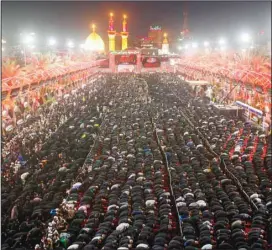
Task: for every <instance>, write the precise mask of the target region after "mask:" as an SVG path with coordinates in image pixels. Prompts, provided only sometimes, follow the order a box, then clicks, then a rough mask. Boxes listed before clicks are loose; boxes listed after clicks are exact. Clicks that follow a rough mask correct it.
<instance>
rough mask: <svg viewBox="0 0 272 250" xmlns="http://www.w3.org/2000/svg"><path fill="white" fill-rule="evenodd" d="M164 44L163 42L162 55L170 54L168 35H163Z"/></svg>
mask: <svg viewBox="0 0 272 250" xmlns="http://www.w3.org/2000/svg"><path fill="white" fill-rule="evenodd" d="M163 37H164V39H163V42H162V54H169V43H168V39H167V33H164V34H163Z"/></svg>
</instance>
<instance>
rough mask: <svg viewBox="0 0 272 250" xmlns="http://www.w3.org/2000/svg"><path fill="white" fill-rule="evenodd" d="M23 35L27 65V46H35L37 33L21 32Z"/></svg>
mask: <svg viewBox="0 0 272 250" xmlns="http://www.w3.org/2000/svg"><path fill="white" fill-rule="evenodd" d="M20 35H23V38H22V39H23V40H22V42H23V49H24V61H25V67H26V46H27V45H28V46H29V47H30V48H34V45H33V43H34V40H35V33H34V32H32V33H29V34H20Z"/></svg>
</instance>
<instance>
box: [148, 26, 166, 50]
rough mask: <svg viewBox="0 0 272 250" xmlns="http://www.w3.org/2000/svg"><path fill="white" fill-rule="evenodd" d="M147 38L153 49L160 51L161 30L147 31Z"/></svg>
mask: <svg viewBox="0 0 272 250" xmlns="http://www.w3.org/2000/svg"><path fill="white" fill-rule="evenodd" d="M148 37H149V38H151V39H152V41H153V45H154V47H156V48H158V49H161V45H162V40H163V33H162V31H161V30H149V32H148Z"/></svg>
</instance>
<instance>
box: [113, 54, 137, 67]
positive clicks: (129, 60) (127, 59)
mask: <svg viewBox="0 0 272 250" xmlns="http://www.w3.org/2000/svg"><path fill="white" fill-rule="evenodd" d="M115 64H116V65H136V64H137V56H136V55H135V54H131V55H115Z"/></svg>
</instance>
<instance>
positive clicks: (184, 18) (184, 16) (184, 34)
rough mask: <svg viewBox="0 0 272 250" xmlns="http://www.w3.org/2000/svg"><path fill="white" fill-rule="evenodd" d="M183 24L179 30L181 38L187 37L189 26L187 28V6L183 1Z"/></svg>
mask: <svg viewBox="0 0 272 250" xmlns="http://www.w3.org/2000/svg"><path fill="white" fill-rule="evenodd" d="M183 8H184V10H183V18H182V19H183V24H182V31H181V32H180V33H181V37H182V40H183V39H185V38H188V37H189V33H190V31H189V28H188V7H187V2H183Z"/></svg>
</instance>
